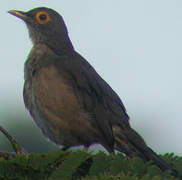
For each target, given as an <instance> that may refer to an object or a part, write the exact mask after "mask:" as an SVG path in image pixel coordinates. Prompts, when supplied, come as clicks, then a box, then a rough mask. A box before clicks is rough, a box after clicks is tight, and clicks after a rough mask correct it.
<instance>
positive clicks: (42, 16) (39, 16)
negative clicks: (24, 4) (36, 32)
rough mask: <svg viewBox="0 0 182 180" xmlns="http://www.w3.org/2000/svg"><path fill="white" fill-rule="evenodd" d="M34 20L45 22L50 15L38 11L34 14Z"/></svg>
mask: <svg viewBox="0 0 182 180" xmlns="http://www.w3.org/2000/svg"><path fill="white" fill-rule="evenodd" d="M36 20H37V21H38V23H39V24H45V23H47V22H48V21H50V20H51V18H50V16H49V15H48V13H47V12H45V11H39V12H38V13H37V14H36Z"/></svg>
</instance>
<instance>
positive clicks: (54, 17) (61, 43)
mask: <svg viewBox="0 0 182 180" xmlns="http://www.w3.org/2000/svg"><path fill="white" fill-rule="evenodd" d="M8 12H9V13H10V14H12V15H14V16H16V17H18V18H20V19H22V20H23V21H24V22H25V23H26V25H27V27H28V30H29V34H30V38H31V39H32V42H33V44H37V43H45V44H47V45H49V46H51V48H54V49H57V48H60V49H61V48H62V49H63V48H65V49H66V48H73V46H72V43H71V41H70V39H69V37H68V31H67V28H66V25H65V23H64V20H63V18H62V16H61V15H60V14H58V13H57V12H56V11H54V10H52V9H49V8H45V7H41V8H35V9H32V10H30V11H28V12H22V11H17V10H10V11H8Z"/></svg>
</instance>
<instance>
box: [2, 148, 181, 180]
mask: <svg viewBox="0 0 182 180" xmlns="http://www.w3.org/2000/svg"><path fill="white" fill-rule="evenodd" d="M161 157H162V158H164V159H165V160H166V161H167V162H168V163H169V164H171V166H172V167H173V168H174V169H176V170H178V172H179V176H180V178H178V179H179V180H180V179H181V177H182V158H181V157H178V156H174V154H166V155H164V156H161ZM1 179H2V180H3V179H4V180H32V179H34V180H76V179H80V180H177V178H175V177H173V176H171V175H170V171H166V172H162V171H161V170H160V169H159V168H158V167H157V166H155V165H153V164H152V162H149V163H144V162H143V160H141V159H140V158H138V157H137V158H133V159H130V158H128V157H126V156H124V155H122V154H120V153H118V154H111V155H107V154H105V153H103V152H99V153H97V154H96V155H93V154H90V153H85V152H82V151H77V152H71V151H58V152H51V153H48V154H35V153H32V154H30V155H28V156H25V155H17V156H16V157H15V158H9V159H8V160H5V159H3V158H0V180H1Z"/></svg>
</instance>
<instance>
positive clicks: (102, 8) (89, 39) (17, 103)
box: [0, 0, 182, 155]
mask: <svg viewBox="0 0 182 180" xmlns="http://www.w3.org/2000/svg"><path fill="white" fill-rule="evenodd" d="M39 6H47V7H49V8H53V9H55V10H57V11H58V12H59V13H60V14H61V15H62V16H63V18H64V20H65V22H66V24H67V27H68V30H69V35H70V38H71V40H72V42H73V44H74V47H75V49H76V50H77V51H78V52H79V53H81V54H82V56H84V57H85V58H86V59H87V60H88V61H89V62H90V63H91V64H92V65H93V66H94V67H95V69H96V70H97V71H98V72H99V74H100V75H101V76H102V77H103V78H104V79H105V80H106V81H107V82H108V83H109V84H110V85H111V87H112V88H113V89H114V90H115V91H116V92H117V93H118V94H119V96H120V97H121V99H122V101H123V103H124V104H125V106H126V109H127V112H128V114H129V115H130V117H131V120H130V123H131V125H132V127H133V128H134V129H135V130H137V132H139V133H140V134H141V135H142V136H143V138H144V139H145V141H146V142H147V143H148V144H149V145H150V146H151V147H152V148H153V149H154V150H155V151H157V152H161V153H164V152H175V153H177V154H180V155H182V82H181V77H182V70H181V69H182V1H181V0H153V1H152V0H150V1H149V0H147V1H146V0H137V1H136V0H127V1H123V0H114V1H111V0H100V1H98V0H92V1H90V0H77V1H71V0H61V1H60V0H54V1H50V0H49V1H48V0H44V1H42V2H41V1H30V0H29V1H25V0H13V1H12V0H6V1H2V2H1V6H0V13H1V25H0V26H1V27H0V52H1V60H0V116H2V115H3V113H9V114H11V113H13V114H16V111H17V109H18V110H19V111H22V112H24V111H25V108H24V104H23V98H22V89H23V66H24V61H25V60H26V57H27V55H28V53H29V51H30V49H31V47H32V44H31V41H30V39H29V37H28V31H27V28H26V26H25V25H24V23H23V22H22V21H21V20H19V19H18V18H15V17H13V16H11V15H9V14H8V13H7V11H8V10H10V9H17V10H25V11H26V10H29V9H31V8H34V7H39ZM8 109H9V111H8ZM27 116H28V113H27ZM0 119H1V117H0ZM0 123H1V122H0ZM9 123H11V122H9ZM25 123H26V122H25Z"/></svg>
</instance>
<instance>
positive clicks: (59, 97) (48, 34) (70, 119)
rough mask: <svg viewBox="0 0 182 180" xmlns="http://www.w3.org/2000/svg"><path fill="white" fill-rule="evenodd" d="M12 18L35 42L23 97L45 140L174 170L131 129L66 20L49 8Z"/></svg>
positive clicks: (26, 73) (17, 13) (108, 88)
mask: <svg viewBox="0 0 182 180" xmlns="http://www.w3.org/2000/svg"><path fill="white" fill-rule="evenodd" d="M9 13H10V14H12V15H14V16H16V17H18V18H20V19H22V20H23V21H24V22H25V23H26V25H27V27H28V30H29V35H30V38H31V40H32V42H33V48H32V50H31V52H30V54H29V56H28V59H27V61H26V62H25V68H24V73H25V84H24V91H23V97H24V102H25V106H26V108H27V109H28V110H29V112H30V114H31V116H32V117H33V119H34V121H35V122H36V124H37V125H38V126H39V127H40V128H41V130H42V132H43V134H44V135H45V136H47V137H48V138H49V139H50V140H52V141H53V142H55V143H56V144H61V145H63V146H64V147H65V148H69V147H71V146H75V145H84V146H85V147H89V146H90V145H91V144H93V143H100V144H102V145H103V146H104V147H105V148H106V149H107V151H108V152H110V153H111V152H114V150H115V149H116V150H118V151H120V152H122V153H125V154H126V155H128V156H130V157H135V156H140V157H141V158H142V159H144V160H145V161H149V160H153V161H154V162H155V164H156V165H158V166H159V167H160V168H161V169H162V170H167V169H171V167H170V166H169V165H168V164H167V163H166V162H165V161H164V160H163V159H161V158H160V157H159V156H157V154H156V153H155V152H154V151H152V150H151V149H150V148H149V147H147V145H146V143H145V142H144V140H143V139H142V138H141V136H140V135H139V134H137V133H136V132H135V131H134V130H133V129H132V128H131V126H130V124H129V117H128V115H127V112H126V109H125V107H124V105H123V103H122V101H121V99H120V98H119V96H118V95H117V94H116V93H115V92H114V90H113V89H112V88H111V87H110V86H109V85H108V84H107V83H106V81H104V80H103V79H102V78H101V77H100V76H99V74H98V73H97V72H96V71H95V69H94V68H93V67H92V66H91V65H90V64H89V63H88V62H87V61H86V60H85V59H84V58H83V57H82V56H81V55H80V54H79V53H78V52H76V51H75V49H74V47H73V45H72V42H71V40H70V38H69V36H68V31H67V28H66V25H65V23H64V20H63V18H62V17H61V15H59V14H58V13H57V12H56V11H54V10H52V9H49V8H44V7H41V8H35V9H32V10H30V11H28V12H22V11H17V10H10V11H9Z"/></svg>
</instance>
